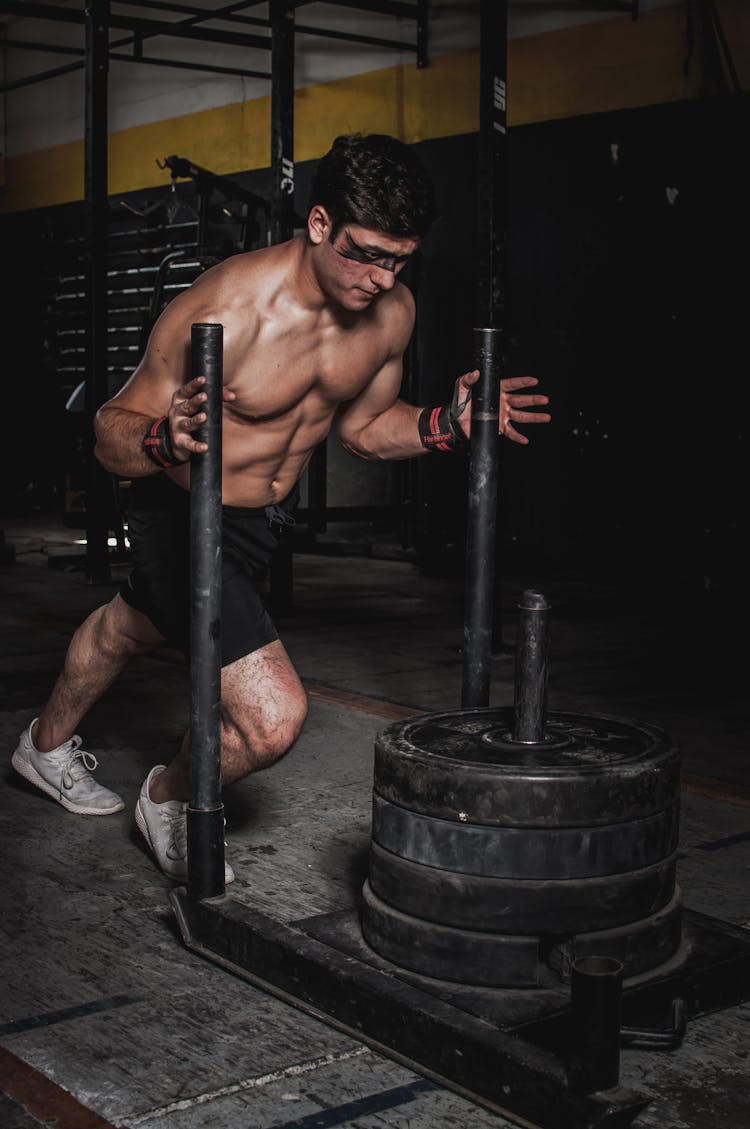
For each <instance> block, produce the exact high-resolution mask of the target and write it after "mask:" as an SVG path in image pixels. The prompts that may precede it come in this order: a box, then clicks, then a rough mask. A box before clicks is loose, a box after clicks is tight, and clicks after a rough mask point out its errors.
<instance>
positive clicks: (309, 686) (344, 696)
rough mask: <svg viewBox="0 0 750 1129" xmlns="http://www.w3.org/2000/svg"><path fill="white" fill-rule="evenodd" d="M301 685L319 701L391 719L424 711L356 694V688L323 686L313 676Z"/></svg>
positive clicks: (305, 679)
mask: <svg viewBox="0 0 750 1129" xmlns="http://www.w3.org/2000/svg"><path fill="white" fill-rule="evenodd" d="M302 685H303V686H304V687H305V690H307V693H308V695H309V696H310V697H311V698H313V699H317V700H318V701H320V702H328V703H329V705H334V706H348V707H349V709H352V710H359V711H360V712H361V713H370V714H374V715H375V717H387V718H389V719H390V720H392V721H401V719H402V718H407V717H417V716H418V715H419V714H422V713H425V711H424V710H422V709H418V708H417V707H416V706H404V705H402V704H401V703H400V702H387V701H386V700H385V699H384V698H371V697H369V696H368V695H367V694H358V693H357V692H356V690H341V689H338V688H337V687H334V686H325V685H323V683H322V682H316V681H315V679H313V678H303V679H302Z"/></svg>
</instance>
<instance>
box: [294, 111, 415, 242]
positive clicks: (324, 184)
mask: <svg viewBox="0 0 750 1129" xmlns="http://www.w3.org/2000/svg"><path fill="white" fill-rule="evenodd" d="M316 204H319V205H321V206H322V207H324V208H325V209H326V211H327V212H328V214H329V216H330V217H331V221H332V223H333V230H332V232H331V238H332V239H333V238H334V236H335V235H336V233H337V231H339V230H340V229H341V228H342V227H343V226H344V225H345V224H347V223H354V224H357V225H358V226H360V227H368V228H370V229H371V230H373V231H382V232H383V233H384V234H386V235H392V236H394V237H395V238H397V239H401V238H419V239H421V238H422V237H423V236H424V235H426V234H427V231H428V230H429V228H430V225H431V224H432V222H433V220H434V219H435V196H434V192H433V187H432V183H431V181H430V178H429V177H428V175H427V172H426V170H425V168H424V165H423V164H422V162H421V160H420V159H419V157H418V156H417V154H416V153H415V152H414V150H413V149H410V148H409V146H408V145H405V144H404V143H403V142H402V141H398V140H397V139H396V138H395V137H389V136H388V135H387V134H385V133H371V134H368V135H363V134H361V133H352V134H343V135H342V136H341V137H337V138H336V140H335V141H334V143H333V145H332V146H331V148H330V149H329V151H328V152H327V153H326V155H325V156H324V157H323V158H322V159H321V161H320V163H319V164H318V167H317V170H316V172H315V178H314V180H313V183H312V189H311V191H310V208H312V207H314V206H315V205H316Z"/></svg>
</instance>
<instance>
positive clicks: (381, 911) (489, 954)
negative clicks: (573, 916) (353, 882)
mask: <svg viewBox="0 0 750 1129" xmlns="http://www.w3.org/2000/svg"><path fill="white" fill-rule="evenodd" d="M362 900H363V907H362V935H363V936H364V939H365V941H366V942H367V944H368V945H369V946H370V948H371V949H374V951H375V952H376V953H378V954H379V956H381V957H384V958H385V959H386V960H389V961H391V962H392V963H393V964H396V965H398V967H399V968H408V969H411V971H412V972H418V973H420V975H422V976H431V977H434V978H435V979H436V980H451V981H454V982H456V983H459V984H477V985H483V986H485V987H493V988H535V987H536V986H537V985H538V983H539V938H538V937H505V936H502V935H500V934H498V933H478V932H473V931H471V930H467V929H452V928H450V927H449V926H447V925H436V924H435V923H434V922H432V921H429V922H428V921H420V919H419V918H416V917H409V916H408V915H407V914H403V913H400V912H399V910H397V909H393V908H392V907H391V906H388V905H386V904H385V902H382V901H381V900H380V898H378V897H377V895H375V894H374V893H373V892H372V889H371V888H370V884H369V882H365V884H364V887H363V890H362Z"/></svg>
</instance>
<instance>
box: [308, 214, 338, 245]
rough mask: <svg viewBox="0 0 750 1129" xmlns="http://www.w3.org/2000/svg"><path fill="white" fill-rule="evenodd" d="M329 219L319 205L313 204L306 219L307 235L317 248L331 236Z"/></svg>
mask: <svg viewBox="0 0 750 1129" xmlns="http://www.w3.org/2000/svg"><path fill="white" fill-rule="evenodd" d="M331 228H332V224H331V217H330V216H329V215H328V212H327V211H326V210H325V208H324V207H323V206H322V205H321V204H314V205H313V207H312V208H311V209H310V214H309V215H308V217H307V234H308V236H309V237H310V242H311V243H313V244H315V246H316V247H317V246H318V245H319V244H320V243H325V241H326V240H327V239H329V238H330V236H331Z"/></svg>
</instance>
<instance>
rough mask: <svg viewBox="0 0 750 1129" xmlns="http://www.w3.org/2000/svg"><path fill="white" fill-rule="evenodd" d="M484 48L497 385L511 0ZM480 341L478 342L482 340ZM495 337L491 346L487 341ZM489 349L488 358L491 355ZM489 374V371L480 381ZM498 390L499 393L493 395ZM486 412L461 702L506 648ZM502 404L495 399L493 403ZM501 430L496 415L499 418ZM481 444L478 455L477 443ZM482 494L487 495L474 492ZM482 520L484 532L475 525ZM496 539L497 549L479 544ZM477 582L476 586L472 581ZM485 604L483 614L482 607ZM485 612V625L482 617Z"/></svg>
mask: <svg viewBox="0 0 750 1129" xmlns="http://www.w3.org/2000/svg"><path fill="white" fill-rule="evenodd" d="M479 19H480V51H479V138H478V147H479V154H478V158H479V159H478V176H477V181H478V187H479V195H478V201H477V202H478V228H479V256H478V318H477V324H478V325H479V326H482V327H485V328H482V329H477V330H475V331H474V337H475V362H474V363H475V367H476V368H479V369H480V370H482V367H483V362H482V358H483V357H484V358H485V360H484V364H485V367H487V365H488V364H489V367H491V369H492V378H493V380H495V381H496V382H497V383H499V381H500V378H501V376H502V375H503V370H504V356H503V334H504V331H505V289H506V285H505V273H506V240H507V214H506V213H507V175H506V172H507V153H506V138H507V120H506V81H507V54H508V50H507V47H508V42H507V37H508V29H507V24H508V2H507V0H481V5H480V15H479ZM482 336H483V338H484V339H483V341H482V343H481V344H480V343H479V341H480V338H482ZM490 338H491V341H492V344H491V345H490V344H489V340H490ZM488 351H491V360H490V361H489V362H488V361H487V353H488ZM482 379H484V374H483V378H482ZM497 395H499V393H496V396H497ZM480 396H481V398H482V402H483V408H482V410H483V411H485V412H487V411H489V410H492V411H493V412H494V411H495V408H494V407H492V409H490V407H489V404H490V400H489V391H488V390H485V391H484V392H483V393H482V392H480V391H479V389H478V387H477V386H475V388H474V393H473V411H472V440H471V447H472V455H471V469H470V481H469V507H468V513H467V522H468V530H467V564H466V580H467V601H466V617H465V622H464V639H465V644H464V657H465V662H464V682H463V702H464V705H476V706H486V705H488V704H489V670H490V656H491V653H492V651H495V652H497V651H499V650H500V649H501V647H502V592H501V581H500V569H499V568H498V567H497V554H496V552H495V547H494V542H496V541H499V540H500V536H499V533H500V516H501V515H500V513H499V506H498V499H499V496H500V491H499V478H500V467H501V455H502V447H501V446H500V445H499V444H498V439H497V434H495V436H494V442H493V437H490V435H489V429H488V428H487V427H486V426H482V427H479V428H476V429H475V427H474V420H475V419H476V415H475V413H476V412H477V409H478V397H480ZM497 402H498V401H497V399H496V397H495V396H493V401H492V403H493V405H494V404H496V403H497ZM495 427H496V428H497V418H496V420H495ZM480 445H481V447H482V450H481V453H480V451H479V449H478V447H479V446H480ZM479 494H481V495H483V499H482V500H481V501H480V499H479V498H478V497H477V495H479ZM475 522H482V523H483V528H482V529H473V528H472V525H473V523H475ZM490 536H491V537H492V539H493V547H492V552H491V553H490V552H489V551H485V550H482V551H481V554H480V555H481V562H480V561H478V560H476V559H472V558H475V557H476V556H477V554H478V553H479V550H478V548H477V546H479V545H484V544H485V543H486V541H487V539H488V537H490ZM472 585H473V586H476V587H478V588H479V589H481V591H476V590H475V589H474V588H471V587H470V586H472ZM480 608H481V612H480ZM480 615H481V624H480V623H479V618H480Z"/></svg>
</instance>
